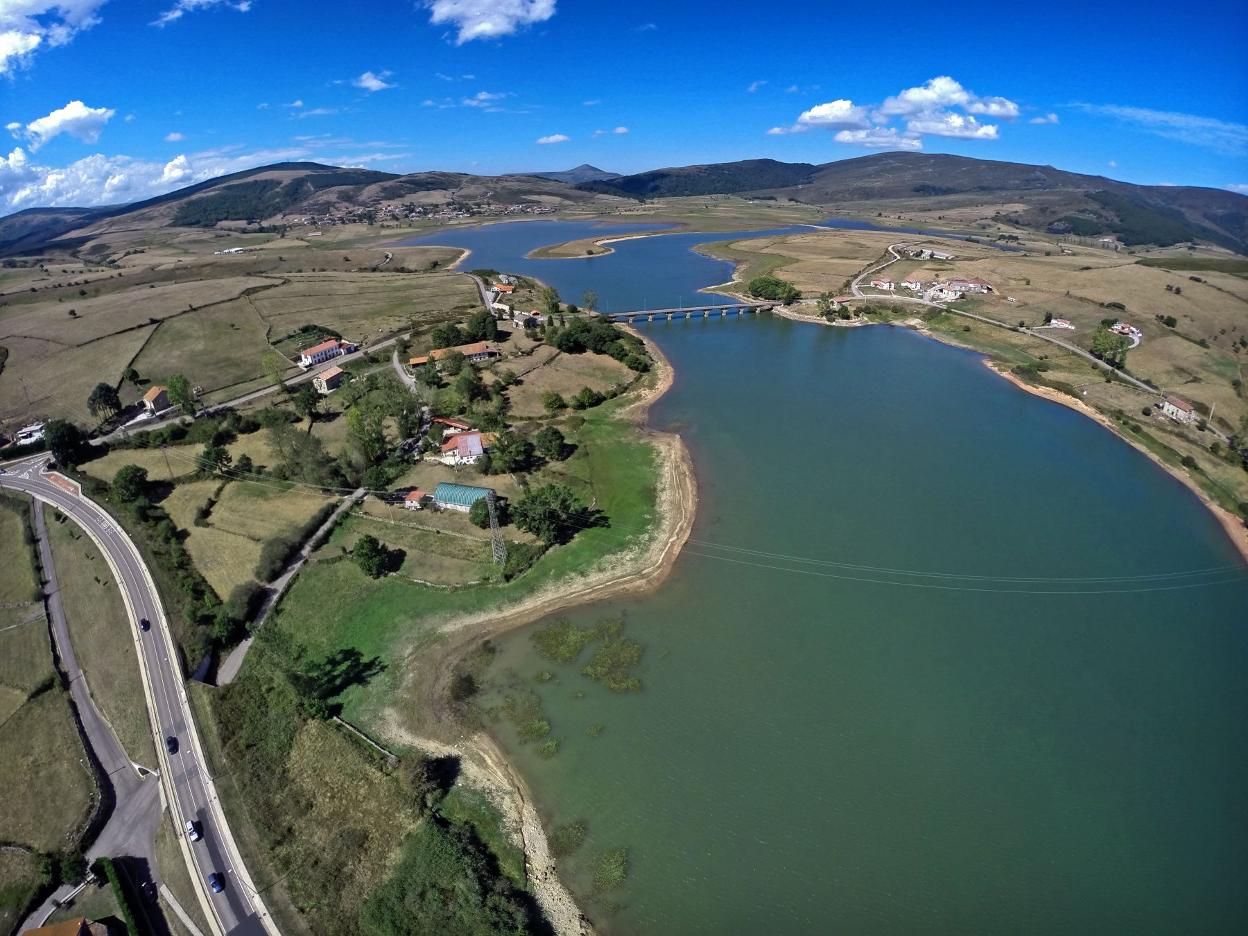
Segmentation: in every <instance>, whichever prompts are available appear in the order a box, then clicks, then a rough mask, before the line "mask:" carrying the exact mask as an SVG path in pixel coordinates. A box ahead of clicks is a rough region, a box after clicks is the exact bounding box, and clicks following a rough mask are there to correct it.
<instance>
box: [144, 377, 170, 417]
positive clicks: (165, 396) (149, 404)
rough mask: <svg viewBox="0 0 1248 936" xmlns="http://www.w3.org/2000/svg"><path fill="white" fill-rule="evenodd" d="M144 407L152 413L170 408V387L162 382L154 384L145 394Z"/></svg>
mask: <svg viewBox="0 0 1248 936" xmlns="http://www.w3.org/2000/svg"><path fill="white" fill-rule="evenodd" d="M143 408H144V409H145V410H147V411H148V413H150V414H151V415H153V416H154V415H155V414H157V413H159V412H160V411H161V410H166V409H168V408H169V388H168V387H165V386H161V385H160V384H152V385H151V386H150V387H148V388H147V393H145V394H143Z"/></svg>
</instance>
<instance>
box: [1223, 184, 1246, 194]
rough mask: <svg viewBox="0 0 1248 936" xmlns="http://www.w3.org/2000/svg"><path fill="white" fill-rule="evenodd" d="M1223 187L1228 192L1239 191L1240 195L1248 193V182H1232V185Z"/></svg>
mask: <svg viewBox="0 0 1248 936" xmlns="http://www.w3.org/2000/svg"><path fill="white" fill-rule="evenodd" d="M1223 187H1224V188H1225V189H1226V190H1227V191H1228V192H1238V193H1239V194H1240V195H1248V183H1242V182H1232V183H1231V184H1230V185H1226V186H1223Z"/></svg>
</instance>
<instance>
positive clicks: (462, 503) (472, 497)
mask: <svg viewBox="0 0 1248 936" xmlns="http://www.w3.org/2000/svg"><path fill="white" fill-rule="evenodd" d="M490 490H491V489H490V488H483V487H473V486H472V485H471V484H453V483H451V482H449V481H443V482H442V483H441V484H439V485H438V486H437V487H436V488H434V489H433V500H434V502H435V503H438V504H449V505H451V506H453V507H471V506H472V505H473V504H475V503H476V502H477V501H479V500H480V499H481V498H483V497H487V496H489V494H490Z"/></svg>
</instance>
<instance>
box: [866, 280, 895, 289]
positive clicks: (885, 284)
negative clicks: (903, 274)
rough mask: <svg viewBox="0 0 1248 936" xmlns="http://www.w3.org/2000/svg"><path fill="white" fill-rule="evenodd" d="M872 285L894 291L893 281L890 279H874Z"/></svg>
mask: <svg viewBox="0 0 1248 936" xmlns="http://www.w3.org/2000/svg"><path fill="white" fill-rule="evenodd" d="M870 285H871V288H872V289H887V290H888V291H889V292H892V291H893V281H892V280H890V279H873V280H872V281H871V284H870Z"/></svg>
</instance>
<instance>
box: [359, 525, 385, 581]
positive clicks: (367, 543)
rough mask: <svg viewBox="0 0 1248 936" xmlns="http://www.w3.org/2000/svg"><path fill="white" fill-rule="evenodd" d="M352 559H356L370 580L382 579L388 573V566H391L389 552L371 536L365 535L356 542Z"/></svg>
mask: <svg viewBox="0 0 1248 936" xmlns="http://www.w3.org/2000/svg"><path fill="white" fill-rule="evenodd" d="M351 557H352V558H353V559H355V561H356V564H357V565H359V567H360V570H361V571H362V572H363V573H364V574H365V575H367V576H369V577H370V578H381V576H383V575H384V574H385V573H386V566H387V565H389V562H390V557H389V550H387V549H386V547H384V546H382V545H381V541H380V540H378V539H377V537H375V536H372V535H371V534H368V533H366V534H364V535H363V536H361V537H360V538H359V539H358V540H356V542H355V547H354V548H353V549H352V550H351Z"/></svg>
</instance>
